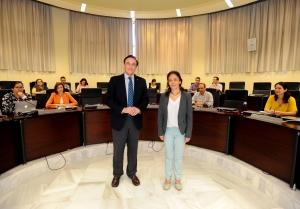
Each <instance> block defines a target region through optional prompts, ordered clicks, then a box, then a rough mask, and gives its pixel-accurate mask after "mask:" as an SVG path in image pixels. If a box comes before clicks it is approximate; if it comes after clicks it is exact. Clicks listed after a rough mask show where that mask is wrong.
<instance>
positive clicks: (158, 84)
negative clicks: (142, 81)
mask: <svg viewBox="0 0 300 209" xmlns="http://www.w3.org/2000/svg"><path fill="white" fill-rule="evenodd" d="M156 85H157V86H158V89H159V92H160V83H156ZM150 86H151V83H149V88H150Z"/></svg>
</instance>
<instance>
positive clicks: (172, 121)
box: [167, 95, 181, 127]
mask: <svg viewBox="0 0 300 209" xmlns="http://www.w3.org/2000/svg"><path fill="white" fill-rule="evenodd" d="M180 98H181V95H180V96H179V97H178V98H177V99H176V100H175V101H173V100H172V99H171V98H169V103H168V120H167V127H178V111H179V104H180Z"/></svg>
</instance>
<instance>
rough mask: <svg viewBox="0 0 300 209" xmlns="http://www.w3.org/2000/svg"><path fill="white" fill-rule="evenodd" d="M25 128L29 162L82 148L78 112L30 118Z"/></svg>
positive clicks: (24, 124) (24, 125) (25, 121)
mask: <svg viewBox="0 0 300 209" xmlns="http://www.w3.org/2000/svg"><path fill="white" fill-rule="evenodd" d="M23 127H24V140H25V142H24V143H25V153H26V160H27V161H30V160H34V159H38V158H41V157H44V156H48V155H51V154H54V153H58V152H62V151H65V150H68V149H73V148H75V147H79V146H82V141H81V138H80V136H81V131H80V113H79V112H77V111H76V112H66V113H57V114H49V115H42V116H38V117H34V118H28V119H26V120H23Z"/></svg>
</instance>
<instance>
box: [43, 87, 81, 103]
mask: <svg viewBox="0 0 300 209" xmlns="http://www.w3.org/2000/svg"><path fill="white" fill-rule="evenodd" d="M76 105H78V103H77V101H76V100H75V99H74V98H73V97H72V96H71V94H70V93H69V92H65V88H64V86H63V84H62V83H59V84H56V85H55V87H54V92H53V93H52V94H51V97H50V98H49V100H48V101H47V103H46V108H57V107H60V106H62V107H64V106H76Z"/></svg>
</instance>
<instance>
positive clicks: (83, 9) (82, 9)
mask: <svg viewBox="0 0 300 209" xmlns="http://www.w3.org/2000/svg"><path fill="white" fill-rule="evenodd" d="M85 8H86V4H84V3H82V4H81V11H82V12H85Z"/></svg>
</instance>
